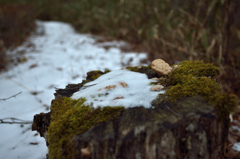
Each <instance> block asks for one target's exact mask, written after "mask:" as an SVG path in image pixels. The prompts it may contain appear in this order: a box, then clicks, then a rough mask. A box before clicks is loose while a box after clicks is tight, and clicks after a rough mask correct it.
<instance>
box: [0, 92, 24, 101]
mask: <svg viewBox="0 0 240 159" xmlns="http://www.w3.org/2000/svg"><path fill="white" fill-rule="evenodd" d="M21 93H22V92H19V93H17V94H15V95H13V96H11V97H8V98H3V99H0V100H3V101H5V100H8V99H10V98H13V97H15V98H16V96H17V95H19V94H21Z"/></svg>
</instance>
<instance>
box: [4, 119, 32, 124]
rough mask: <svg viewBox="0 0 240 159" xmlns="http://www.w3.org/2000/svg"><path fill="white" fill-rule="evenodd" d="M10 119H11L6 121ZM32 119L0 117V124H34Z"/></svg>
mask: <svg viewBox="0 0 240 159" xmlns="http://www.w3.org/2000/svg"><path fill="white" fill-rule="evenodd" d="M6 120H10V121H6ZM32 123H33V122H32V121H26V120H22V119H17V118H3V119H0V124H32Z"/></svg>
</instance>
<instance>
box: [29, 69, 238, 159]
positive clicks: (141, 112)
mask: <svg viewBox="0 0 240 159" xmlns="http://www.w3.org/2000/svg"><path fill="white" fill-rule="evenodd" d="M196 68H197V67H196ZM207 68H208V67H207ZM133 69H134V70H135V69H137V68H133ZM148 70H150V71H148ZM139 72H141V73H145V74H147V76H148V78H152V77H155V76H157V73H156V72H154V71H153V70H152V69H151V68H149V67H146V68H140V70H139ZM187 72H189V71H187ZM207 72H208V73H209V72H210V71H207ZM97 73H99V72H97ZM97 73H96V72H95V73H94V72H93V73H88V77H87V81H83V82H82V83H80V84H71V85H68V86H67V87H66V88H65V89H60V90H57V91H56V93H55V94H54V95H55V100H53V102H52V105H53V103H54V102H58V100H59V99H61V98H62V97H70V96H71V95H72V94H73V93H74V92H76V91H78V90H79V89H80V88H81V87H82V86H83V85H84V83H87V82H88V81H92V80H94V79H95V77H96V78H98V74H97ZM201 73H202V71H201ZM90 74H91V75H94V76H92V77H94V78H91V77H90ZM100 74H101V75H102V74H105V73H103V72H100ZM195 76H197V75H194V77H191V76H189V75H188V76H186V77H185V79H186V80H187V78H189V79H190V80H192V79H194V80H195V81H196V79H198V78H199V79H200V80H203V81H204V80H206V81H209V80H211V79H207V78H205V77H204V78H200V77H197V78H195ZM176 77H179V76H176ZM169 78H170V79H171V80H172V79H173V76H169ZM159 79H161V78H159ZM185 79H184V80H185ZM172 81H175V80H172ZM166 83H167V82H166ZM180 83H181V81H180ZM210 84H211V83H210ZM166 85H167V84H166ZM210 86H212V85H210ZM191 89H192V88H191ZM214 92H215V93H216V92H217V93H218V91H214ZM166 94H167V93H166ZM200 94H201V93H200ZM213 97H214V98H213V99H217V100H218V102H217V104H219V103H220V104H219V105H220V106H219V107H216V106H213V105H211V104H209V102H207V101H206V98H204V96H202V95H194V96H191V97H182V98H179V99H177V100H176V101H175V102H171V101H167V100H164V97H161V96H159V97H158V98H156V99H155V100H153V101H152V103H151V107H150V108H145V107H142V106H136V107H133V108H127V109H125V110H123V111H121V112H120V115H118V116H117V117H116V118H112V119H110V120H108V121H103V122H100V123H98V124H95V125H91V127H90V128H87V129H86V130H84V131H83V132H76V133H75V134H74V135H72V136H70V138H66V139H67V141H66V140H64V142H61V145H60V146H59V145H55V144H56V143H54V144H53V143H49V142H48V141H49V129H48V128H49V125H50V127H51V122H54V120H53V119H52V116H51V115H52V113H53V111H55V110H54V109H52V106H51V112H50V113H47V114H44V113H41V114H38V115H35V117H34V123H33V128H32V129H33V130H37V131H38V132H39V133H40V134H41V136H43V137H45V139H46V142H47V145H48V146H49V145H50V146H53V147H55V146H58V148H57V149H55V151H56V152H57V153H58V155H52V154H50V155H49V158H50V159H51V158H64V159H65V158H76V159H87V158H91V159H218V158H224V155H225V152H226V146H227V139H228V128H229V124H230V121H229V117H228V116H229V111H222V112H220V111H219V108H225V105H221V104H222V103H221V102H219V101H221V100H222V101H224V100H225V99H229V101H228V100H225V101H227V102H225V103H227V104H228V102H229V105H230V106H231V107H232V108H231V109H233V108H234V106H235V104H234V103H236V102H235V100H234V98H233V97H232V96H226V97H224V98H222V97H223V95H222V94H216V95H215V96H213ZM217 97H218V98H217ZM61 102H62V101H60V103H61ZM55 109H56V108H55ZM59 109H62V107H61V106H60V107H59ZM64 109H65V108H64ZM231 109H230V110H231ZM223 110H225V109H223ZM64 111H65V110H64ZM66 111H67V110H66ZM92 111H94V110H92ZM73 113H74V111H73ZM91 113H92V112H90V113H88V114H87V115H86V116H87V118H84V119H85V121H84V122H88V120H87V119H89V118H88V117H89V116H90V115H91ZM110 115H111V114H110ZM65 117H68V116H65ZM73 119H75V118H73ZM94 120H95V118H94ZM96 120H98V117H96ZM65 126H66V129H65V128H63V129H61V131H64V132H55V133H56V134H57V135H58V137H59V136H60V137H61V134H63V135H64V133H65V134H66V133H68V132H69V133H72V131H73V129H74V126H73V127H70V129H68V126H69V125H68V124H65ZM80 126H81V125H80ZM59 131H60V129H59ZM59 134H60V135H59ZM51 137H52V138H54V135H51ZM51 144H53V145H51ZM49 152H51V151H49ZM56 156H57V157H56Z"/></svg>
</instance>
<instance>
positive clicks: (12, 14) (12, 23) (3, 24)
mask: <svg viewBox="0 0 240 159" xmlns="http://www.w3.org/2000/svg"><path fill="white" fill-rule="evenodd" d="M34 21H35V13H34V9H33V6H32V5H30V4H5V3H3V4H1V3H0V57H1V58H0V70H4V69H6V64H7V62H8V60H7V57H6V49H12V48H14V47H16V46H18V45H20V44H21V43H22V42H23V41H24V40H25V38H26V37H27V36H28V35H29V34H30V33H31V31H32V30H33V29H34V26H35V23H34Z"/></svg>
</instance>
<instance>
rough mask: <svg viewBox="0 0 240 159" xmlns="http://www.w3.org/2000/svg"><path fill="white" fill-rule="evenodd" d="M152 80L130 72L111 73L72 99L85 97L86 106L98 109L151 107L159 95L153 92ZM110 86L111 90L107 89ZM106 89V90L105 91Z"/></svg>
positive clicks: (82, 89) (89, 84)
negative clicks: (107, 107)
mask: <svg viewBox="0 0 240 159" xmlns="http://www.w3.org/2000/svg"><path fill="white" fill-rule="evenodd" d="M151 82H152V80H151V79H148V78H147V75H146V74H143V73H137V72H132V71H129V70H117V71H111V72H109V73H107V74H104V75H102V76H100V77H99V78H98V79H96V80H94V81H92V82H89V83H86V84H85V85H84V86H83V87H82V88H81V89H80V90H79V91H78V92H76V93H74V94H73V95H72V97H71V98H73V99H79V98H81V97H85V98H86V99H87V101H86V102H85V104H88V105H90V106H93V107H94V108H97V107H98V106H100V107H104V106H124V107H125V108H130V107H136V106H144V107H145V108H150V107H151V102H152V101H153V100H154V99H155V98H156V97H157V95H158V94H159V93H164V91H160V92H153V91H150V90H151V87H152V86H151V85H150V83H151ZM109 86H114V87H111V89H106V88H108V87H109ZM104 88H105V89H104Z"/></svg>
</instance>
